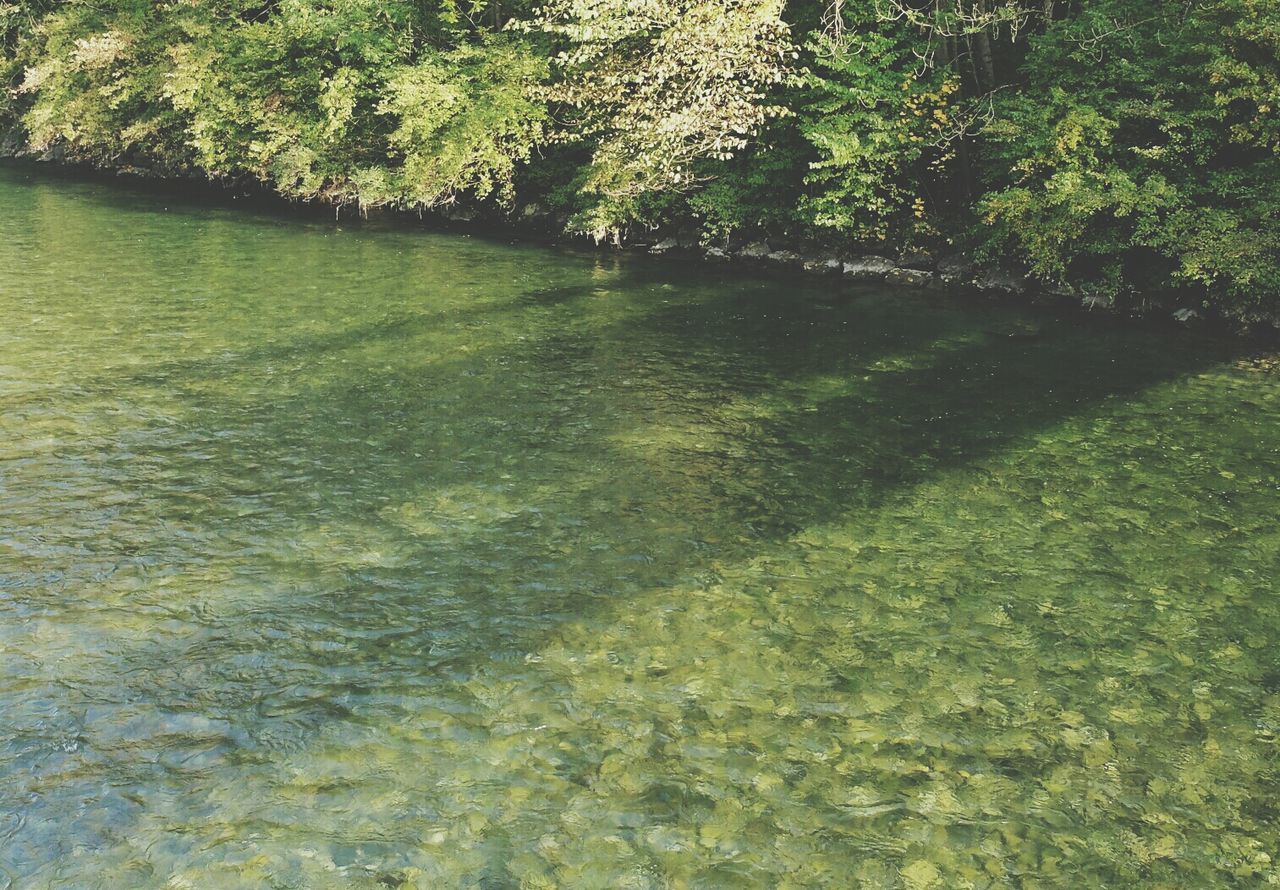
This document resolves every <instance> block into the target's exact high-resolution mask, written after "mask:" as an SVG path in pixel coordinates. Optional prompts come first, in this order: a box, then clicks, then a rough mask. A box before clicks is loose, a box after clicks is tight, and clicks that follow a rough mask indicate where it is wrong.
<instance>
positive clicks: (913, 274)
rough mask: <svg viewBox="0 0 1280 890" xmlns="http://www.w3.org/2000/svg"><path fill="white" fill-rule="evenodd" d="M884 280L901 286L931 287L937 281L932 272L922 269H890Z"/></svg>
mask: <svg viewBox="0 0 1280 890" xmlns="http://www.w3.org/2000/svg"><path fill="white" fill-rule="evenodd" d="M884 280H885V281H886V282H887V283H889V284H896V285H899V286H902V287H931V286H933V285H934V284H935V283H936V282H937V278H936V277H935V276H934V274H933V273H932V272H926V271H924V270H923V269H890V270H889V271H888V273H886V274H885V276H884Z"/></svg>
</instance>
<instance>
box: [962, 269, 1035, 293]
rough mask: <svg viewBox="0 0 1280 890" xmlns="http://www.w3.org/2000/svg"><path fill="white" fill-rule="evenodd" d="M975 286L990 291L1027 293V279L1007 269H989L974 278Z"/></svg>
mask: <svg viewBox="0 0 1280 890" xmlns="http://www.w3.org/2000/svg"><path fill="white" fill-rule="evenodd" d="M973 286H974V287H976V288H977V289H978V290H981V291H987V292H989V293H1001V294H1015V295H1020V294H1025V293H1026V292H1027V279H1025V278H1023V277H1022V276H1021V275H1018V274H1016V273H1014V272H1010V271H1009V270H1007V269H987V270H986V271H984V272H982V273H980V274H979V275H978V277H977V278H975V279H974V280H973Z"/></svg>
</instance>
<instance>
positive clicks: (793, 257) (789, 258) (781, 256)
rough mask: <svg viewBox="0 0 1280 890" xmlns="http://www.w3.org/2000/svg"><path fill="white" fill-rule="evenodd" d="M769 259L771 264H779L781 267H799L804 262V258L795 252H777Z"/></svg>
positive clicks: (770, 255)
mask: <svg viewBox="0 0 1280 890" xmlns="http://www.w3.org/2000/svg"><path fill="white" fill-rule="evenodd" d="M767 259H768V260H769V262H771V263H777V264H778V265H780V266H799V265H800V264H801V263H803V262H804V257H802V256H801V255H800V254H798V253H796V252H795V251H794V250H775V251H773V253H771V254H769V256H768V257H767Z"/></svg>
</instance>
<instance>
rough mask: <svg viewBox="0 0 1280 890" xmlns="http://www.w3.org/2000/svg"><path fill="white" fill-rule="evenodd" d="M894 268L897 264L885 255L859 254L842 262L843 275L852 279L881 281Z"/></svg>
mask: <svg viewBox="0 0 1280 890" xmlns="http://www.w3.org/2000/svg"><path fill="white" fill-rule="evenodd" d="M896 268H898V266H897V264H896V263H894V262H893V260H891V259H888V258H887V257H882V256H861V257H855V258H854V259H852V260H849V261H848V262H847V263H845V264H844V275H845V277H846V278H852V279H853V280H854V281H883V280H884V277H885V276H886V275H888V274H889V273H890V272H892V271H893V270H894V269H896Z"/></svg>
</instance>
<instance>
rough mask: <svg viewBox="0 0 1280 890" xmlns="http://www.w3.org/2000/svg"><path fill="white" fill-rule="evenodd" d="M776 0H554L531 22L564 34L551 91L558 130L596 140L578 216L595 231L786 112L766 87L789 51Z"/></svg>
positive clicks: (686, 181) (681, 182) (681, 186)
mask: <svg viewBox="0 0 1280 890" xmlns="http://www.w3.org/2000/svg"><path fill="white" fill-rule="evenodd" d="M782 6H783V4H782V2H781V0H644V2H640V3H636V2H634V0H603V2H601V0H552V2H550V3H548V4H547V5H546V6H544V7H543V8H542V9H541V10H540V11H539V13H538V15H537V17H536V18H535V19H534V20H533V22H532V25H531V27H536V28H540V29H541V30H543V31H544V32H546V33H548V34H552V35H556V36H558V37H561V38H562V39H563V43H564V44H565V45H566V48H565V49H564V50H562V51H561V52H560V53H559V54H558V55H557V56H556V63H557V66H558V68H559V70H560V73H561V75H562V76H561V78H560V79H559V80H558V81H557V82H556V83H555V84H554V85H553V86H552V87H551V88H550V89H549V90H548V91H547V96H548V98H549V99H550V100H551V101H553V102H555V103H557V104H559V105H562V106H564V107H565V108H566V109H567V112H568V116H569V118H570V122H569V124H568V126H567V127H566V132H565V135H567V136H568V137H570V138H587V139H591V140H592V141H593V145H594V151H593V155H592V159H591V165H590V168H589V171H588V175H587V176H586V178H585V180H584V183H583V187H584V188H585V189H586V190H587V191H589V192H590V193H592V194H595V195H598V196H600V199H601V202H600V204H599V205H598V206H597V208H596V209H595V211H594V212H593V213H591V214H588V215H587V216H586V217H584V221H585V223H586V226H587V228H589V229H592V230H595V231H596V232H597V234H599V235H602V234H603V233H604V231H606V230H608V229H610V228H613V227H614V226H616V225H617V224H618V223H619V222H621V221H623V220H624V219H625V218H626V216H627V213H628V209H629V208H630V206H632V205H633V204H634V203H635V202H636V199H637V198H639V197H641V196H643V195H646V194H648V193H652V192H657V191H667V190H671V191H680V190H685V189H688V188H689V187H691V186H692V185H693V184H694V183H695V182H696V181H697V180H696V177H695V176H694V175H693V166H694V164H695V162H697V161H699V160H701V159H705V158H715V159H720V160H728V159H730V158H732V157H733V154H734V153H735V152H737V151H740V150H742V149H743V148H745V147H746V146H747V145H748V144H749V138H750V137H751V136H753V135H754V134H756V133H757V132H759V130H760V129H761V127H762V126H763V125H764V123H765V122H766V121H767V120H768V119H769V118H770V117H774V116H778V115H781V114H784V113H785V108H783V107H782V106H779V105H774V104H770V103H769V102H768V101H767V99H768V91H769V89H770V88H771V87H772V86H774V85H776V84H779V83H781V82H782V81H783V80H784V79H785V78H786V76H787V71H788V68H787V63H788V60H789V59H791V58H792V57H793V55H794V53H793V50H792V47H791V41H790V32H789V29H788V28H787V26H786V24H785V23H784V22H783V21H782V18H781V14H782Z"/></svg>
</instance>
